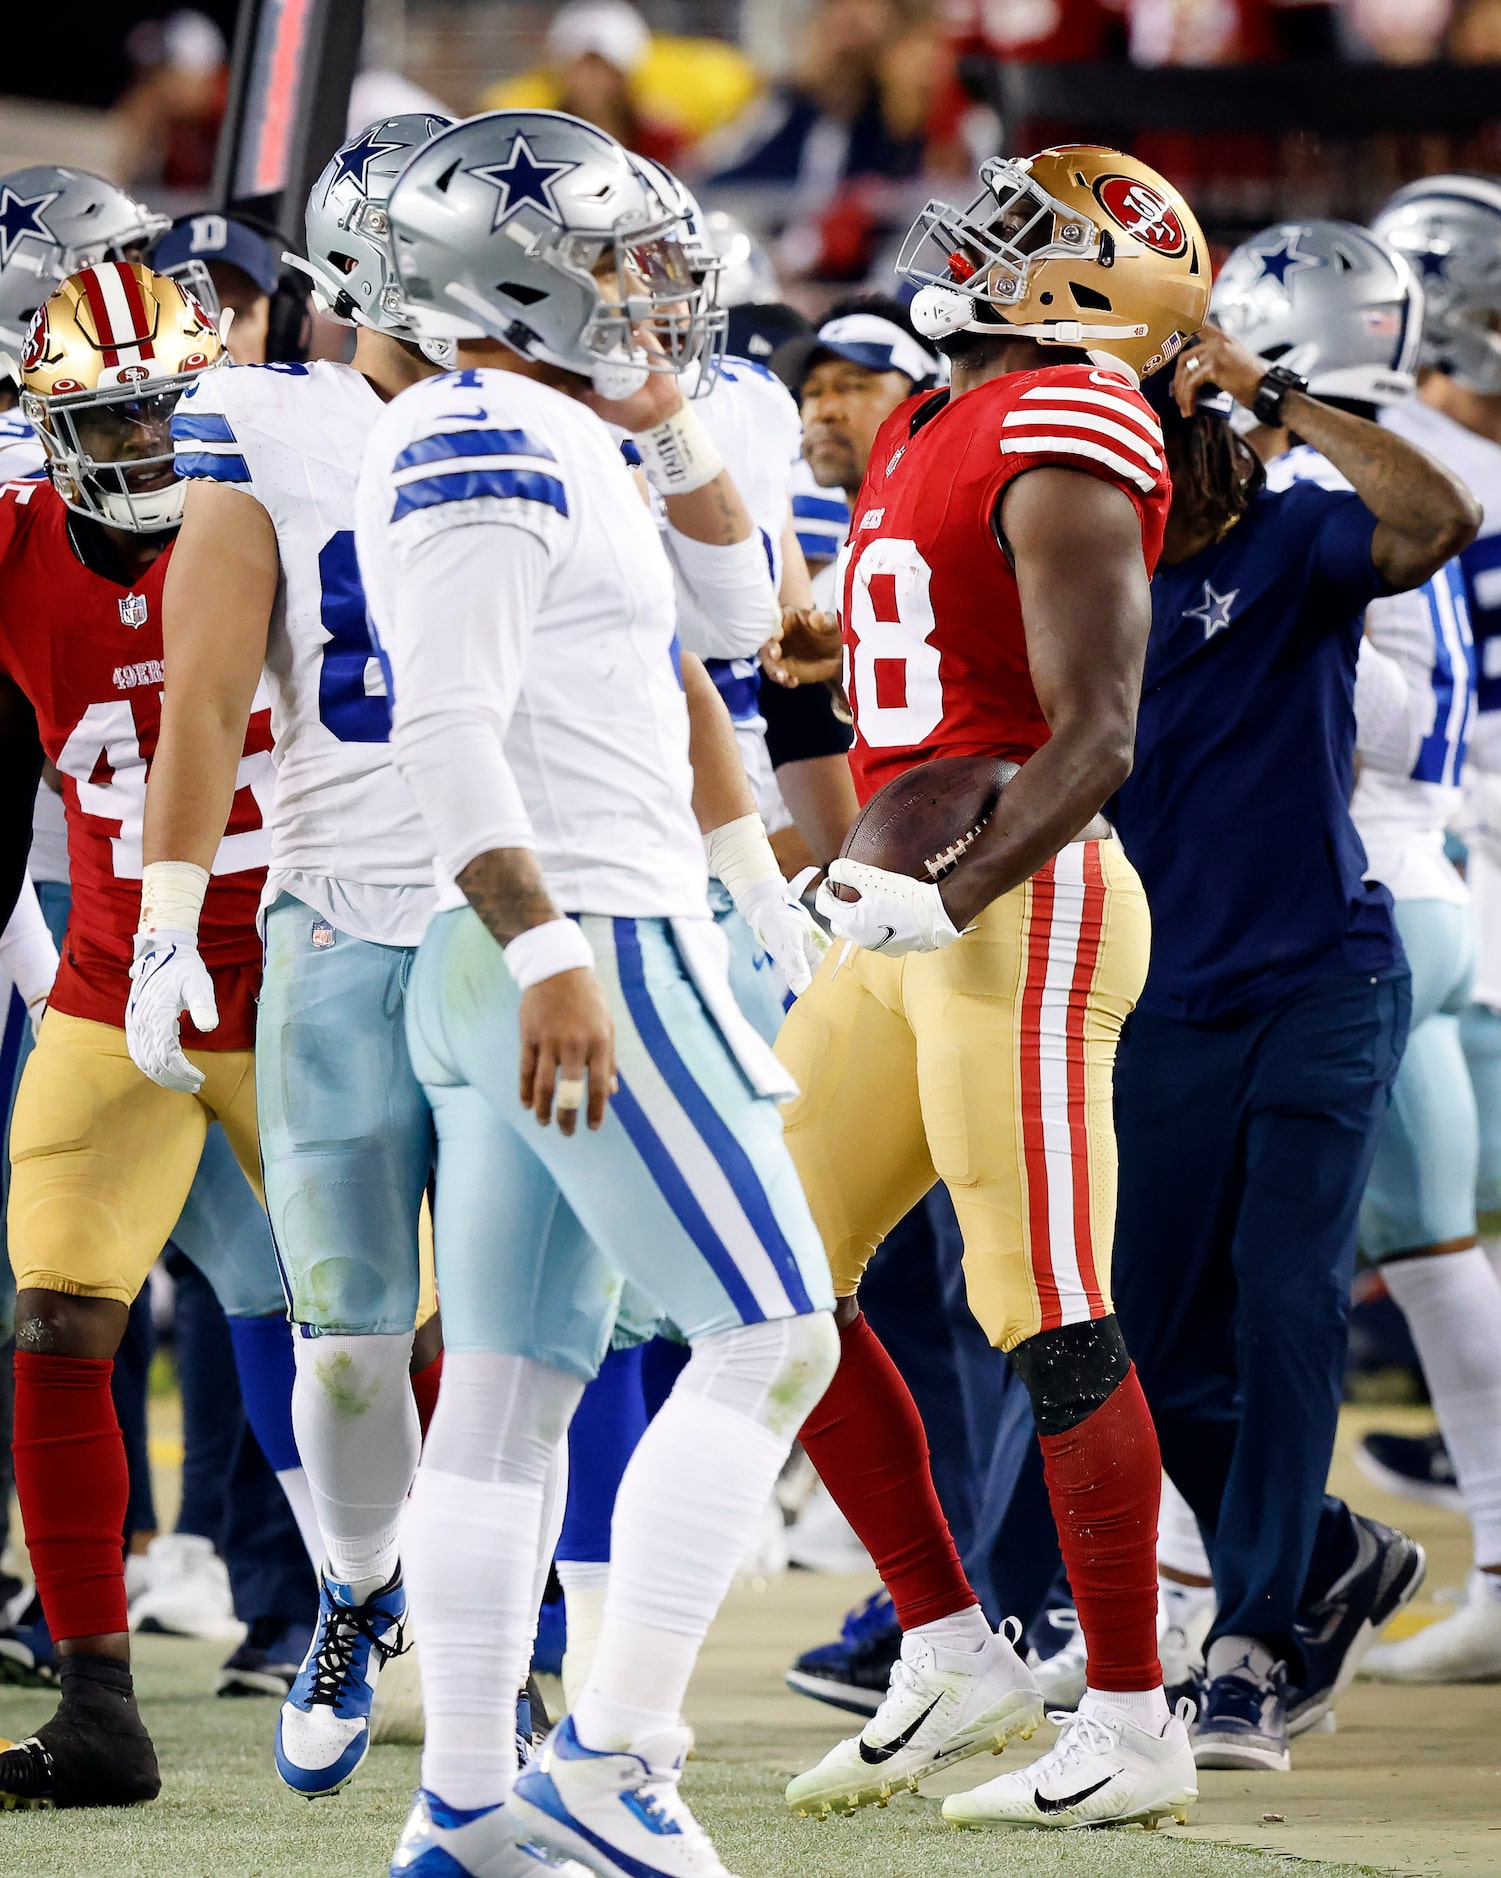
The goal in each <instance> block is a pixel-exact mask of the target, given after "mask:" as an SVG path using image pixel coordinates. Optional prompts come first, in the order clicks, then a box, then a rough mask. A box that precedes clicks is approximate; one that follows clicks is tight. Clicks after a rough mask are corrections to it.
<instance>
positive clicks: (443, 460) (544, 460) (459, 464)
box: [391, 452, 563, 489]
mask: <svg viewBox="0 0 1501 1878" xmlns="http://www.w3.org/2000/svg"><path fill="white" fill-rule="evenodd" d="M496 469H519V470H528V469H533V470H540V471H541V473H542V474H543V475H544V476H551V477H552V478H553V480H554V481H555V482H562V481H563V473H562V466H561V464H560V463H559V462H558V460H557V458H556V457H550V456H516V455H510V454H506V453H504V452H502V453H501V454H500V455H498V456H439V457H434V458H433V460H432V462H431V463H414V464H411V465H410V466H409V467H408V468H406V469H401V470H395V471H393V472H392V476H391V482H392V486H393V487H394V488H397V489H400V488H401V486H402V485H403V484H404V483H425V482H427V481H429V479H430V478H432V477H434V476H461V475H464V474H465V473H467V472H468V471H471V470H496Z"/></svg>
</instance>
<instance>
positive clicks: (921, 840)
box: [830, 756, 1018, 900]
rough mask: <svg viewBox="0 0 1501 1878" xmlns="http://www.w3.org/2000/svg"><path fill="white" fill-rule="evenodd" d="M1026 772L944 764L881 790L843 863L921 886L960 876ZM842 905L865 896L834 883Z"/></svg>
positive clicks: (988, 759) (984, 763) (959, 759)
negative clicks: (1015, 780)
mask: <svg viewBox="0 0 1501 1878" xmlns="http://www.w3.org/2000/svg"><path fill="white" fill-rule="evenodd" d="M1017 768H1018V765H1017V764H1015V763H1008V762H1007V761H1006V760H1005V759H1004V758H1003V757H994V756H937V757H933V758H931V759H930V760H929V761H928V762H926V763H919V764H918V765H917V767H916V768H915V769H909V770H904V771H903V772H902V774H901V775H900V776H893V777H892V779H891V781H890V782H889V783H887V784H885V786H884V787H883V788H880V789H878V790H877V791H876V793H875V794H874V795H873V796H872V797H871V798H870V800H869V802H867V803H866V805H865V807H864V808H863V809H861V811H860V813H859V814H858V815H857V816H856V817H855V820H854V822H853V824H852V826H851V828H850V831H849V833H848V835H846V836H845V840H844V846H843V848H842V849H841V850H840V853H841V855H842V856H843V857H844V858H845V859H847V860H851V861H864V862H865V863H866V865H867V866H869V867H884V868H885V869H887V871H888V872H890V873H893V874H910V875H911V876H912V878H913V879H914V880H932V881H939V880H942V879H943V878H944V876H945V875H947V874H949V873H952V871H953V870H954V868H956V867H957V866H958V865H959V862H960V861H961V860H962V859H963V858H964V855H965V853H966V851H967V850H968V848H969V846H970V844H971V843H972V842H973V841H974V839H975V837H976V836H977V835H978V834H979V832H980V830H981V829H982V828H983V827H984V826H985V824H986V822H988V821H989V820H990V817H991V816H992V815H993V814H994V813H995V805H996V803H997V802H999V801H1000V799H1001V791H1002V790H1003V789H1004V788H1005V787H1006V784H1007V783H1008V782H1010V780H1011V778H1012V777H1013V776H1014V775H1015V774H1016V772H1017ZM830 891H831V892H832V893H833V894H834V895H835V896H836V897H837V898H838V899H841V900H853V899H857V898H858V897H859V896H858V895H857V894H856V893H854V892H853V890H851V889H849V888H845V887H840V886H838V885H836V884H834V883H832V882H831V883H830Z"/></svg>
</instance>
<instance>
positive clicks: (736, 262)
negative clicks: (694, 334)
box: [631, 156, 781, 308]
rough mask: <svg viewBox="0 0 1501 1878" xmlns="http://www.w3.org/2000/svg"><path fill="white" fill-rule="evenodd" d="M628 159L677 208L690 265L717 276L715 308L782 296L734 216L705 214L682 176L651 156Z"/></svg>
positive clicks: (765, 257)
mask: <svg viewBox="0 0 1501 1878" xmlns="http://www.w3.org/2000/svg"><path fill="white" fill-rule="evenodd" d="M631 161H632V162H633V163H634V164H635V166H636V168H637V169H638V170H640V171H641V172H642V173H643V174H644V175H645V177H646V179H647V181H648V182H649V183H650V184H651V185H652V187H653V188H654V189H655V190H656V192H657V194H658V195H659V196H660V197H661V198H662V200H663V201H664V202H665V203H666V204H667V206H668V207H669V208H674V209H676V210H677V212H678V215H679V217H680V218H681V220H682V224H683V246H684V247H685V248H686V249H687V250H688V258H689V260H690V261H691V262H692V264H693V266H694V267H695V268H696V269H702V270H704V271H706V272H707V271H708V270H710V269H712V270H713V271H714V272H715V274H716V275H717V289H716V293H715V304H716V305H717V306H722V307H726V308H728V307H732V306H748V305H751V304H752V303H755V302H760V301H766V300H777V299H780V298H781V288H780V286H779V285H778V282H777V276H776V270H775V269H774V268H773V266H772V264H771V256H770V255H769V254H768V253H767V251H766V248H765V246H764V245H763V244H762V243H761V242H759V241H758V240H757V239H756V237H755V236H754V235H753V234H752V233H751V231H750V230H749V229H748V228H747V227H746V225H745V223H744V222H742V221H741V220H740V218H739V217H738V216H735V215H731V214H730V213H729V212H728V211H727V210H725V209H709V210H707V211H706V210H705V209H704V208H703V206H702V204H701V203H700V202H699V200H698V197H697V196H695V195H694V193H693V191H692V190H691V189H690V188H689V187H688V185H687V184H686V183H685V182H684V181H683V180H682V178H681V177H678V176H674V175H673V173H672V171H671V170H670V169H668V168H667V167H666V166H665V164H661V163H658V162H657V161H656V159H655V158H653V157H644V156H632V158H631Z"/></svg>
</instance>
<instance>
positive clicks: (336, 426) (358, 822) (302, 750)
mask: <svg viewBox="0 0 1501 1878" xmlns="http://www.w3.org/2000/svg"><path fill="white" fill-rule="evenodd" d="M383 408H384V407H383V405H382V402H381V399H380V398H379V397H378V396H377V394H376V393H375V391H374V390H373V389H372V388H371V386H370V384H369V382H368V380H367V379H366V378H365V377H364V376H363V374H362V373H360V372H357V371H355V370H354V368H353V367H352V366H347V365H336V364H334V363H332V362H330V361H326V360H320V361H318V362H316V363H314V364H311V365H270V366H245V365H242V366H235V367H233V368H230V369H227V370H221V371H217V372H206V373H204V375H203V376H202V378H200V379H199V380H198V382H197V384H196V385H194V387H193V388H192V390H191V391H190V392H188V394H187V395H186V396H185V397H184V398H183V400H182V402H181V403H180V405H179V406H178V409H177V415H176V416H175V417H174V419H173V422H172V434H173V438H174V440H175V443H176V451H177V455H176V463H177V472H178V474H179V475H180V476H183V477H186V478H189V479H201V480H206V481H213V482H223V483H232V484H234V485H235V486H236V487H238V488H241V489H243V490H245V491H246V492H247V494H249V495H252V496H254V497H255V499H256V500H257V501H258V502H259V503H260V504H261V506H262V507H263V508H264V509H265V510H266V512H267V514H268V515H269V516H270V517H271V520H272V523H273V525H274V526H275V529H276V541H277V548H278V551H279V553H280V556H281V566H282V580H281V584H280V587H279V589H278V592H277V598H276V608H275V612H274V614H273V616H272V620H271V632H270V639H269V642H268V645H267V650H266V679H267V682H268V685H269V688H270V693H271V733H272V737H273V740H274V760H275V763H276V801H275V806H274V808H273V810H272V814H271V868H270V874H269V876H268V879H267V884H266V902H265V903H266V904H267V905H268V906H269V905H270V904H272V902H273V901H274V900H275V898H276V896H277V894H278V893H281V892H283V891H289V892H292V893H295V894H296V895H297V896H298V898H300V899H303V900H306V901H308V902H309V904H311V905H313V906H314V907H315V908H316V910H317V911H318V912H320V913H321V914H322V915H323V916H324V917H325V918H326V919H328V920H329V921H330V923H331V924H332V925H334V926H336V927H337V928H339V929H340V930H343V931H348V932H351V933H352V934H353V935H354V936H355V937H357V938H362V939H369V940H374V941H376V942H377V943H383V944H390V945H415V944H416V943H417V941H418V940H419V939H420V938H421V936H422V932H423V930H424V928H425V927H426V925H427V921H428V919H429V918H430V917H431V914H432V911H433V906H434V904H435V903H434V900H433V894H432V859H433V851H432V843H431V840H430V839H429V837H428V834H427V830H426V828H425V827H424V825H423V822H422V818H421V816H420V815H419V814H418V812H417V804H416V802H415V800H414V799H413V797H412V793H411V790H410V789H409V788H408V786H407V783H406V781H405V779H404V778H403V777H402V775H401V773H400V772H399V771H398V770H397V768H396V766H395V764H394V763H393V762H392V760H391V748H390V735H391V701H390V698H389V696H388V695H387V686H386V679H385V673H384V670H383V667H382V665H381V661H380V658H379V656H378V654H377V651H376V648H375V644H374V642H373V640H372V639H371V636H370V627H369V622H368V620H367V618H366V612H365V594H364V589H363V587H362V586H361V584H360V571H359V563H358V560H357V558H356V554H355V545H354V492H355V484H356V481H357V479H358V476H359V470H360V463H361V460H362V458H363V455H364V449H365V441H366V438H367V437H368V436H369V434H370V429H371V426H372V425H373V424H374V423H375V421H376V419H377V418H378V417H379V416H380V414H381V411H382V409H383Z"/></svg>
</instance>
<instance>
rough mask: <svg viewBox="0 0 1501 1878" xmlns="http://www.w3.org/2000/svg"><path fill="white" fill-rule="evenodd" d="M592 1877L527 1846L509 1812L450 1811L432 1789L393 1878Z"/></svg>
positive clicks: (410, 1821)
mask: <svg viewBox="0 0 1501 1878" xmlns="http://www.w3.org/2000/svg"><path fill="white" fill-rule="evenodd" d="M549 1875H551V1878H591V1874H590V1872H589V1869H588V1867H587V1866H584V1865H577V1864H575V1863H574V1861H573V1860H572V1859H565V1860H563V1861H562V1862H561V1863H559V1862H558V1861H556V1860H554V1859H550V1858H549V1857H548V1856H547V1854H546V1853H545V1852H541V1851H539V1850H538V1849H537V1847H536V1846H534V1845H522V1844H521V1843H519V1841H518V1840H517V1838H516V1836H515V1834H514V1832H513V1831H512V1830H511V1826H510V1822H509V1820H508V1818H507V1808H506V1807H505V1806H503V1805H500V1806H474V1807H460V1806H450V1805H448V1803H447V1802H446V1801H445V1800H441V1799H440V1798H439V1797H438V1795H437V1794H436V1793H429V1792H428V1790H427V1788H426V1787H419V1788H418V1789H417V1798H416V1799H415V1800H414V1801H413V1802H412V1810H411V1812H410V1813H409V1814H408V1815H407V1823H406V1826H405V1827H404V1829H403V1831H402V1835H401V1837H400V1839H398V1840H397V1842H396V1851H395V1852H394V1854H393V1855H392V1858H391V1878H549Z"/></svg>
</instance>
